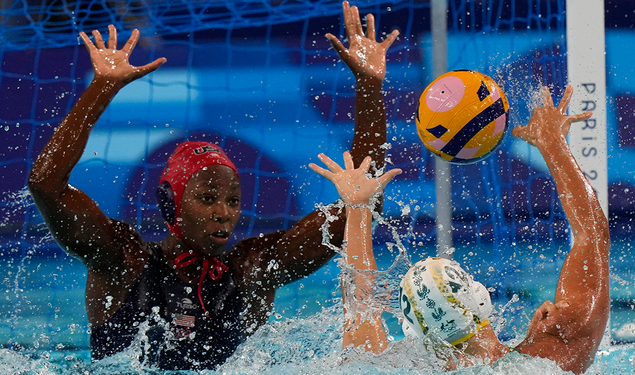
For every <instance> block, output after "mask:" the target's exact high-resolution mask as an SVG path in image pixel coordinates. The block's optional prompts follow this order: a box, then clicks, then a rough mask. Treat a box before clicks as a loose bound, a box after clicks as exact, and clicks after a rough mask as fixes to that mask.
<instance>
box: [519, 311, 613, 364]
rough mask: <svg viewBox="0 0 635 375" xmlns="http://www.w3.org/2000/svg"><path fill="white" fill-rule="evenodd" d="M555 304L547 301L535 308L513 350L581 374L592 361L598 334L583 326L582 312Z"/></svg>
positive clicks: (598, 339) (585, 323)
mask: <svg viewBox="0 0 635 375" xmlns="http://www.w3.org/2000/svg"><path fill="white" fill-rule="evenodd" d="M557 305H558V304H555V305H554V304H552V303H550V302H549V301H547V302H545V303H544V304H543V305H541V306H540V307H539V308H538V309H536V312H535V313H534V316H533V318H532V320H531V322H530V324H529V329H528V330H527V336H526V338H525V339H524V340H523V341H522V342H521V343H520V344H519V345H518V346H516V350H517V351H518V352H520V353H523V354H527V355H530V356H534V357H541V358H547V359H550V360H552V361H554V362H556V363H557V364H558V366H559V367H560V368H562V369H563V370H565V371H573V372H574V373H576V374H578V373H582V372H584V371H585V370H586V369H587V368H588V366H590V365H591V363H593V360H594V358H595V353H596V351H597V347H598V345H599V343H600V340H601V336H600V337H596V336H595V335H590V334H589V332H588V330H587V329H585V327H586V325H587V324H588V322H587V321H586V319H585V316H584V313H583V312H581V311H572V310H573V309H572V308H571V307H570V306H566V307H561V306H557ZM547 309H549V311H548V312H546V311H547Z"/></svg>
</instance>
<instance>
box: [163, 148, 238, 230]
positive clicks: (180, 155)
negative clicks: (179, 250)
mask: <svg viewBox="0 0 635 375" xmlns="http://www.w3.org/2000/svg"><path fill="white" fill-rule="evenodd" d="M210 165H226V166H228V167H229V168H231V169H233V170H234V172H236V174H238V170H236V166H234V163H232V162H231V160H229V158H228V157H227V155H226V154H225V152H223V150H222V149H221V148H220V147H219V146H218V145H215V144H213V143H209V142H183V143H181V144H180V145H178V146H176V149H175V150H174V152H173V153H172V155H171V156H170V158H169V159H168V162H167V164H166V165H165V168H164V169H163V174H162V175H161V180H160V181H159V185H161V184H162V183H163V182H166V181H167V182H168V183H169V184H170V187H171V188H172V194H173V196H174V221H173V222H172V223H170V222H168V223H167V224H168V227H169V228H170V230H171V231H172V233H174V234H175V235H176V236H177V237H179V238H181V239H182V238H183V234H182V233H181V225H180V222H179V220H178V219H179V218H180V217H181V199H183V191H184V190H185V185H186V184H187V182H188V181H189V180H190V178H191V177H192V176H193V175H194V174H195V173H196V172H198V171H200V170H201V169H203V168H204V167H207V166H210ZM159 204H162V202H159Z"/></svg>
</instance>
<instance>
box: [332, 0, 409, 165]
mask: <svg viewBox="0 0 635 375" xmlns="http://www.w3.org/2000/svg"><path fill="white" fill-rule="evenodd" d="M342 11H343V14H344V24H345V26H346V36H347V38H348V43H349V47H348V49H346V48H345V47H344V45H343V44H342V42H341V41H340V40H339V39H338V38H336V37H335V36H334V35H333V34H326V37H327V39H328V40H329V41H330V42H331V44H332V45H333V48H335V51H337V53H338V55H339V56H340V58H341V59H342V61H344V63H346V65H347V66H348V67H349V68H350V69H351V72H353V75H354V76H355V80H356V93H355V112H356V114H357V115H356V116H355V135H354V136H353V145H352V147H351V155H352V156H353V162H354V163H355V165H360V163H361V162H362V160H364V158H365V157H366V156H370V157H371V158H373V160H374V162H375V165H374V166H375V168H376V169H381V168H383V166H384V159H385V156H386V152H385V149H383V148H382V147H381V146H382V145H384V143H386V112H385V109H384V101H383V94H382V92H381V88H382V83H383V81H384V77H385V76H386V51H387V50H388V48H390V46H391V45H392V43H393V42H394V41H395V39H396V38H397V36H399V31H397V30H394V31H393V32H392V33H390V35H388V36H387V37H386V39H384V41H383V42H381V43H378V42H377V41H376V37H375V32H376V31H375V17H374V16H373V15H372V14H368V15H367V16H366V22H367V26H366V34H364V28H363V27H362V20H361V18H360V16H359V10H358V9H357V7H356V6H353V7H351V6H350V4H349V3H348V1H344V2H343V3H342Z"/></svg>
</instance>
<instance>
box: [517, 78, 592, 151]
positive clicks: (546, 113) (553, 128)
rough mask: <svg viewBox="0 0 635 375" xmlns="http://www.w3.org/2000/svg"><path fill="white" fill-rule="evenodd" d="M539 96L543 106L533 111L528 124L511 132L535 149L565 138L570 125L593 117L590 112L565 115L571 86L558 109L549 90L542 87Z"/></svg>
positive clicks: (571, 92)
mask: <svg viewBox="0 0 635 375" xmlns="http://www.w3.org/2000/svg"><path fill="white" fill-rule="evenodd" d="M541 95H542V100H543V106H542V107H537V108H535V109H534V110H533V113H532V115H531V118H530V119H529V123H528V124H527V125H526V126H519V127H516V128H514V129H513V130H512V134H513V135H514V137H517V138H520V139H523V140H525V141H526V142H527V143H529V144H531V145H534V146H536V147H540V146H541V145H546V144H549V143H551V142H553V141H554V140H556V139H557V138H559V137H563V138H566V136H567V135H568V134H569V128H570V127H571V124H572V123H574V122H578V121H584V120H587V119H589V118H590V117H591V116H592V115H593V112H591V111H587V112H584V113H580V114H577V115H570V116H569V115H567V108H568V107H569V102H570V101H571V95H573V87H571V86H567V89H566V91H565V93H564V96H563V97H562V100H560V104H559V105H558V107H555V106H554V104H553V99H552V97H551V93H550V92H549V88H547V87H543V88H542V91H541Z"/></svg>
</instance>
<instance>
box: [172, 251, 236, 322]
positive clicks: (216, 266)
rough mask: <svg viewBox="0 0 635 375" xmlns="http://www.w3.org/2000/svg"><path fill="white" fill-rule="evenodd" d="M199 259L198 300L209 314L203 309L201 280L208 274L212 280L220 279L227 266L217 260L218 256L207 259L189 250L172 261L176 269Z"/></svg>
mask: <svg viewBox="0 0 635 375" xmlns="http://www.w3.org/2000/svg"><path fill="white" fill-rule="evenodd" d="M188 258H189V259H188ZM200 260H203V269H202V271H201V277H200V278H199V279H198V300H199V301H200V302H201V306H202V307H203V311H204V312H205V315H209V313H208V312H207V309H205V303H203V296H202V293H201V291H202V290H203V281H205V276H208V275H209V278H210V279H212V280H220V278H222V277H223V272H226V271H228V270H229V267H227V266H226V265H225V264H223V262H221V261H220V260H218V258H211V259H208V258H206V257H204V256H202V255H201V254H198V253H190V252H187V253H183V254H181V255H179V256H178V257H176V259H174V262H173V263H174V266H176V268H177V269H181V268H184V267H187V266H189V265H190V264H192V263H195V262H198V261H200Z"/></svg>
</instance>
